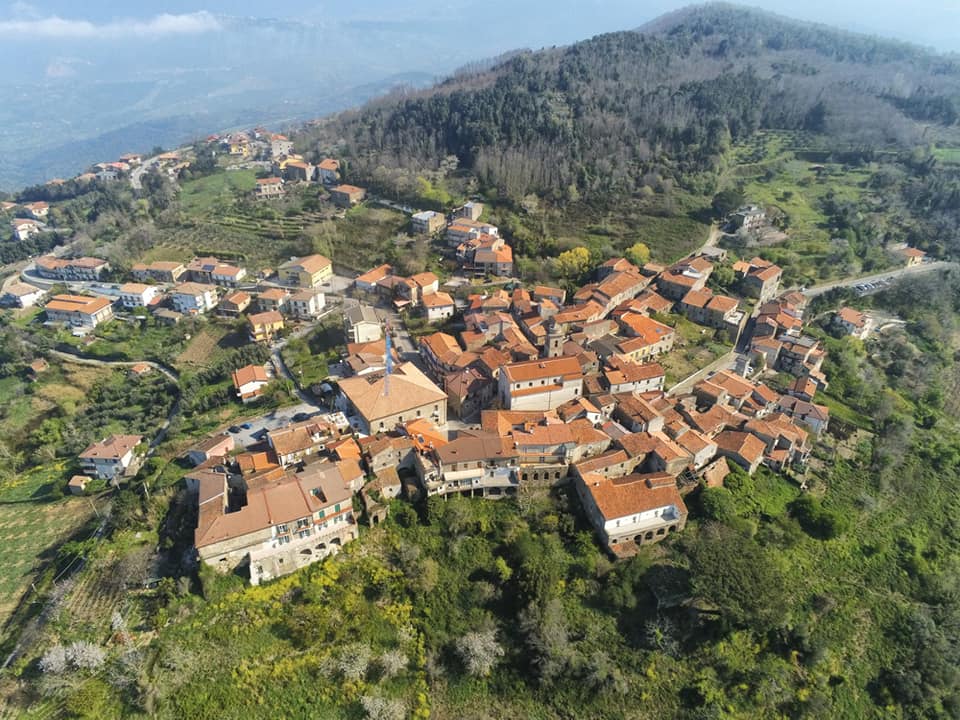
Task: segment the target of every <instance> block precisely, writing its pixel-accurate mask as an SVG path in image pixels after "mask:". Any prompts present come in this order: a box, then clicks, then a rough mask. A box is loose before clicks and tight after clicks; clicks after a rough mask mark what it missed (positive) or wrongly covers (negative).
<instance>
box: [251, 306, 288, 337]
mask: <svg viewBox="0 0 960 720" xmlns="http://www.w3.org/2000/svg"><path fill="white" fill-rule="evenodd" d="M247 322H249V324H250V328H249V330H250V339H251V340H253V341H254V342H270V341H271V340H273V338H274V337H275V336H276V334H277V333H278V332H280V331H281V330H283V315H281V314H280V313H278V312H277V311H276V310H268V311H267V312H262V313H257V314H255V315H251V316H250V317H248V318H247Z"/></svg>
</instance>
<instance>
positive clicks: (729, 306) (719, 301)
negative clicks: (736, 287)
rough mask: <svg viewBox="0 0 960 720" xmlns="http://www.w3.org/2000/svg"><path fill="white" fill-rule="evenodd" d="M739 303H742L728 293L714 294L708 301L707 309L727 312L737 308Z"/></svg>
mask: <svg viewBox="0 0 960 720" xmlns="http://www.w3.org/2000/svg"><path fill="white" fill-rule="evenodd" d="M739 304H740V303H738V302H737V301H736V300H735V299H734V298H732V297H728V296H727V295H714V296H713V297H712V298H710V301H709V302H708V303H707V309H708V310H717V311H719V312H722V313H724V314H726V313H728V312H733V311H734V310H736V309H737V305H739Z"/></svg>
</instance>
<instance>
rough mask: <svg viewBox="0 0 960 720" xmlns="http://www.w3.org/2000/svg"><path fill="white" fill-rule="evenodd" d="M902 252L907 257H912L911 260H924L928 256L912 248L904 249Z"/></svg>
mask: <svg viewBox="0 0 960 720" xmlns="http://www.w3.org/2000/svg"><path fill="white" fill-rule="evenodd" d="M901 252H902V253H903V254H904V255H906V256H907V257H911V258H922V257H926V256H927V254H926V253H925V252H924V251H923V250H918V249H917V248H912V247H908V248H904V249H903V250H901Z"/></svg>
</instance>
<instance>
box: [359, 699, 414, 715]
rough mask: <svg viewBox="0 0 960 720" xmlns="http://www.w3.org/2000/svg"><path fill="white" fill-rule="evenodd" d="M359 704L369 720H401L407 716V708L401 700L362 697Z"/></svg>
mask: <svg viewBox="0 0 960 720" xmlns="http://www.w3.org/2000/svg"><path fill="white" fill-rule="evenodd" d="M360 704H361V705H363V709H364V710H365V711H366V713H367V717H368V718H370V720H403V719H404V718H405V717H406V716H407V707H406V705H404V704H403V701H402V700H391V699H388V698H383V697H377V696H374V695H364V696H363V697H362V698H360Z"/></svg>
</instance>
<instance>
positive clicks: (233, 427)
mask: <svg viewBox="0 0 960 720" xmlns="http://www.w3.org/2000/svg"><path fill="white" fill-rule="evenodd" d="M230 432H232V433H238V432H240V426H239V425H231V426H230Z"/></svg>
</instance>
